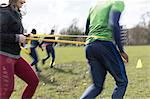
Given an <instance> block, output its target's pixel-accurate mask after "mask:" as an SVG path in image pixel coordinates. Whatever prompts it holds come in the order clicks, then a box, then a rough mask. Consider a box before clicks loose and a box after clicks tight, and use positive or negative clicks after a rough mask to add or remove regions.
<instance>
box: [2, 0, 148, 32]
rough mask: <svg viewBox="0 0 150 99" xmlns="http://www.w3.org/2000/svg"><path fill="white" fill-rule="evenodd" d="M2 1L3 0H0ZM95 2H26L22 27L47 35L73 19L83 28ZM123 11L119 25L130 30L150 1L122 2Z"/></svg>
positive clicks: (65, 25)
mask: <svg viewBox="0 0 150 99" xmlns="http://www.w3.org/2000/svg"><path fill="white" fill-rule="evenodd" d="M1 1H4V0H1ZM95 1H96V0H26V4H25V7H24V8H23V10H24V11H25V12H26V15H25V16H23V24H24V27H25V28H27V30H28V32H30V31H31V29H32V28H36V29H37V30H38V32H39V33H45V32H46V33H47V32H49V31H50V29H51V28H52V27H53V26H55V27H56V28H57V29H58V30H60V29H62V28H65V27H67V26H68V25H69V24H71V22H72V20H73V19H74V18H77V19H78V20H79V23H78V24H79V26H80V27H83V28H85V23H86V18H87V15H88V11H89V8H90V6H91V5H92V4H94V3H95ZM124 1H125V10H124V12H123V14H122V16H121V21H120V23H121V24H122V25H126V27H127V28H131V27H133V26H135V25H137V24H138V23H139V21H140V18H141V15H142V14H144V13H146V12H148V11H149V12H150V0H124Z"/></svg>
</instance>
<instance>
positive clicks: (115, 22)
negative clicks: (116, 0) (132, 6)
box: [109, 10, 128, 62]
mask: <svg viewBox="0 0 150 99" xmlns="http://www.w3.org/2000/svg"><path fill="white" fill-rule="evenodd" d="M120 15H121V12H119V11H115V10H112V11H111V12H110V18H109V24H110V26H111V28H112V29H113V36H114V39H115V42H116V45H117V47H118V49H119V51H120V53H121V56H122V57H123V58H124V59H125V60H126V61H127V62H128V55H127V54H126V53H125V51H124V49H123V45H122V43H121V36H120V35H121V32H120V25H119V20H120Z"/></svg>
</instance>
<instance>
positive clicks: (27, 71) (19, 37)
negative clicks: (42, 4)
mask: <svg viewBox="0 0 150 99" xmlns="http://www.w3.org/2000/svg"><path fill="white" fill-rule="evenodd" d="M24 3H25V0H9V5H5V4H2V5H1V7H0V99H9V98H10V96H11V94H12V92H13V89H14V80H15V78H14V77H15V76H14V75H17V76H18V77H19V78H20V79H22V80H23V81H24V82H25V83H26V84H27V85H26V87H25V90H24V91H23V93H22V96H21V99H31V98H32V96H33V95H34V93H35V91H36V88H37V86H38V83H39V79H38V77H37V75H36V73H35V72H34V70H33V69H32V68H31V66H30V65H29V64H28V63H27V62H26V61H25V60H24V59H23V58H22V57H21V56H20V50H21V48H20V45H23V44H25V42H26V37H25V36H24V35H23V31H24V30H23V26H22V22H21V19H22V16H21V14H20V8H21V7H22V6H23V4H24Z"/></svg>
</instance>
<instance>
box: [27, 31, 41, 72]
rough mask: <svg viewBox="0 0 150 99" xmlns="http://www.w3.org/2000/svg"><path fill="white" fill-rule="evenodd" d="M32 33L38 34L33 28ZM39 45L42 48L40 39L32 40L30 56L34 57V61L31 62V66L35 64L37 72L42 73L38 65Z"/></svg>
mask: <svg viewBox="0 0 150 99" xmlns="http://www.w3.org/2000/svg"><path fill="white" fill-rule="evenodd" d="M31 33H32V34H36V29H32V31H31ZM37 46H39V47H40V48H41V46H40V44H39V41H35V40H32V41H31V47H30V51H31V52H30V56H31V57H32V58H33V62H32V63H31V66H35V70H36V72H37V73H40V72H41V70H40V69H39V68H38V66H37V63H38V55H37V52H36V48H37ZM42 50H43V49H42Z"/></svg>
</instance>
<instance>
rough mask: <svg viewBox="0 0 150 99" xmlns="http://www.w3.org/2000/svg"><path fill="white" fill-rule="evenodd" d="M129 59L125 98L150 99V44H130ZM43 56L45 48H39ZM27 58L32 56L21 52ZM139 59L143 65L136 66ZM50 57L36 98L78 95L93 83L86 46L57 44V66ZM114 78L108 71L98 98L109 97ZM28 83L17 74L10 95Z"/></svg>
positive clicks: (14, 96) (18, 93)
mask: <svg viewBox="0 0 150 99" xmlns="http://www.w3.org/2000/svg"><path fill="white" fill-rule="evenodd" d="M126 50H127V53H128V55H129V63H127V64H126V70H127V75H128V78H129V84H128V88H127V91H126V95H125V99H150V46H127V47H126ZM38 53H39V58H40V60H41V59H42V58H43V57H44V56H45V54H46V53H45V52H42V51H41V50H40V49H38ZM22 56H23V57H25V58H26V60H27V61H28V62H31V61H32V59H31V58H30V57H29V56H28V55H26V54H24V53H22ZM138 59H141V60H142V64H143V68H141V69H136V64H137V61H138ZM49 63H50V60H48V61H47V62H46V64H45V65H44V66H42V65H41V61H39V64H38V65H39V67H40V68H41V69H42V73H41V74H40V76H39V78H40V84H39V86H38V88H37V90H36V93H35V95H34V97H33V99H79V98H80V96H81V95H82V93H83V92H84V90H85V89H86V88H87V87H88V86H89V85H90V83H91V78H90V74H89V72H88V66H87V63H86V59H85V55H84V47H56V62H55V64H56V65H55V68H53V69H51V68H49ZM114 84H115V82H114V80H113V78H112V77H111V76H110V75H109V74H108V75H107V79H106V81H105V86H104V91H103V92H102V94H101V95H100V96H98V97H97V99H102V98H103V99H110V97H111V94H112V91H113V88H114ZM24 86H25V83H24V82H23V81H22V80H20V79H19V78H17V77H16V82H15V90H14V92H13V94H12V96H11V99H19V98H20V96H21V93H22V91H23V89H24Z"/></svg>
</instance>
